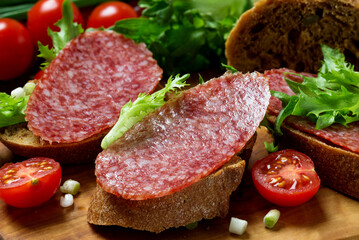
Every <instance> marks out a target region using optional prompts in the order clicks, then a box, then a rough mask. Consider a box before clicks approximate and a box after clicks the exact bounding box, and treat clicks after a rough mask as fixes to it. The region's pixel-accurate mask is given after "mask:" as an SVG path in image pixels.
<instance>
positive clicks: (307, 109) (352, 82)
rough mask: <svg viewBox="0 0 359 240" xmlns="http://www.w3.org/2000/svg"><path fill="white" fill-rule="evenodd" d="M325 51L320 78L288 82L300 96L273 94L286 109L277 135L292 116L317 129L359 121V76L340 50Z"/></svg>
mask: <svg viewBox="0 0 359 240" xmlns="http://www.w3.org/2000/svg"><path fill="white" fill-rule="evenodd" d="M321 48H322V52H323V56H324V60H323V65H322V67H321V68H320V70H319V73H318V76H317V77H313V78H311V77H305V76H302V78H303V79H304V81H303V82H302V83H297V82H294V81H291V80H289V79H286V82H287V84H288V85H289V87H290V88H291V89H292V90H293V92H294V93H295V94H296V95H293V96H289V95H287V94H285V93H282V92H277V91H271V93H272V95H273V96H275V97H277V98H279V99H280V100H281V101H282V105H283V106H284V107H283V109H282V111H281V112H280V113H279V115H278V117H277V119H276V122H275V132H276V133H277V134H279V135H281V134H282V132H281V130H280V126H281V124H282V123H283V121H284V120H285V119H286V118H287V117H288V116H290V115H294V116H306V117H308V118H310V119H311V120H312V121H313V122H315V123H316V126H315V128H316V129H322V128H325V127H328V126H330V125H332V124H334V123H339V124H342V125H344V126H347V125H348V124H349V123H351V122H355V121H359V72H356V71H354V66H352V65H351V64H349V63H347V62H345V57H344V54H342V53H340V51H339V50H334V49H332V48H330V47H328V46H326V45H321Z"/></svg>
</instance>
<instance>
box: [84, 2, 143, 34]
mask: <svg viewBox="0 0 359 240" xmlns="http://www.w3.org/2000/svg"><path fill="white" fill-rule="evenodd" d="M136 17H138V16H137V13H136V11H135V10H134V9H133V7H131V6H130V5H129V4H127V3H124V2H116V1H111V2H105V3H102V4H100V5H98V6H97V7H96V8H95V9H94V10H93V11H92V12H91V14H90V16H89V19H88V22H87V28H99V27H105V28H108V27H111V26H113V25H114V24H115V22H116V21H118V20H121V19H126V18H136Z"/></svg>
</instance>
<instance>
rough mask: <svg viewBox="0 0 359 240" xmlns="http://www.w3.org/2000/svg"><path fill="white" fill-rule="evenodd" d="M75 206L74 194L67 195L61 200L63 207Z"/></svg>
mask: <svg viewBox="0 0 359 240" xmlns="http://www.w3.org/2000/svg"><path fill="white" fill-rule="evenodd" d="M72 204H74V196H72V194H69V193H68V194H65V195H64V196H62V197H61V198H60V205H61V207H70V206H72Z"/></svg>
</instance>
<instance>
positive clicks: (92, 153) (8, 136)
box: [0, 123, 108, 164]
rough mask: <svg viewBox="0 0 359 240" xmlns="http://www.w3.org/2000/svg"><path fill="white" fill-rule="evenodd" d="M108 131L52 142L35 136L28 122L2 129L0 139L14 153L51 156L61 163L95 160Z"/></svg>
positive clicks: (30, 155) (29, 155)
mask: <svg viewBox="0 0 359 240" xmlns="http://www.w3.org/2000/svg"><path fill="white" fill-rule="evenodd" d="M107 132H108V130H107V131H104V132H101V133H99V134H97V135H94V136H92V137H90V138H87V139H85V140H83V141H81V142H76V143H52V144H50V143H49V142H47V141H44V140H41V138H40V137H39V136H35V135H34V134H33V133H32V132H31V131H30V130H29V129H28V128H27V124H26V123H21V124H16V125H12V126H9V127H5V128H2V129H1V130H0V141H1V142H2V143H3V144H4V145H5V146H6V147H7V148H9V149H10V150H11V151H12V152H13V153H14V154H17V155H20V156H24V157H28V158H30V157H39V156H41V157H49V158H53V159H55V160H56V161H58V162H60V163H61V164H80V163H86V162H95V159H96V156H97V154H98V153H99V152H101V151H102V149H101V140H102V138H103V137H104V136H105V135H106V133H107Z"/></svg>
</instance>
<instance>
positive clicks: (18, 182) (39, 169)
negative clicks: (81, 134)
mask: <svg viewBox="0 0 359 240" xmlns="http://www.w3.org/2000/svg"><path fill="white" fill-rule="evenodd" d="M60 182H61V167H60V164H59V163H58V162H55V161H54V160H53V159H50V158H44V157H38V158H30V159H28V160H25V161H23V162H19V163H8V164H5V165H4V166H3V167H2V168H1V169H0V198H1V199H2V200H3V201H4V202H6V203H7V204H9V205H11V206H14V207H19V208H26V207H35V206H39V205H41V204H43V203H45V202H46V201H47V200H49V199H50V198H51V197H52V196H53V195H54V194H55V193H56V190H57V189H58V187H59V186H60Z"/></svg>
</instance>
